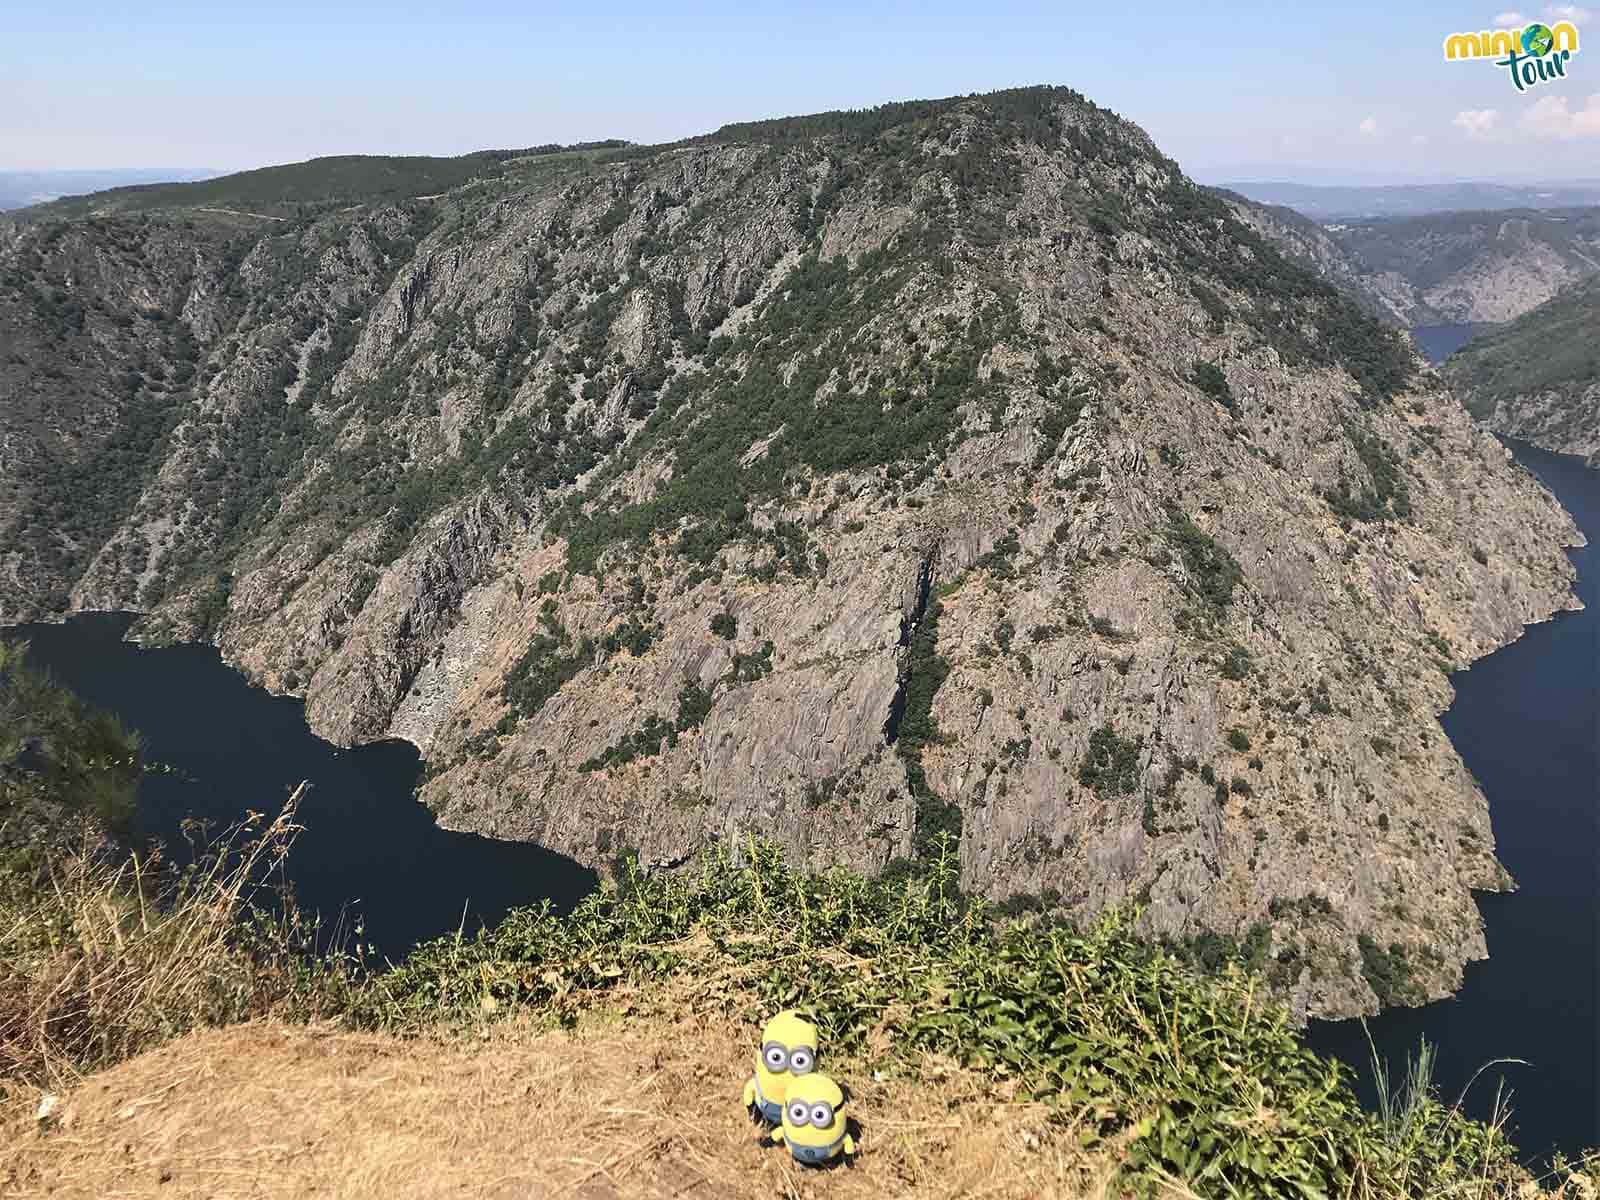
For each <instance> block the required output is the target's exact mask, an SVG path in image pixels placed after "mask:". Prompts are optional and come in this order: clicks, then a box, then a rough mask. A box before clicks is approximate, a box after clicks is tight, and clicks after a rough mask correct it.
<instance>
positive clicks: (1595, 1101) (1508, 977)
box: [1308, 327, 1600, 1158]
mask: <svg viewBox="0 0 1600 1200" xmlns="http://www.w3.org/2000/svg"><path fill="white" fill-rule="evenodd" d="M1457 328H1458V329H1459V328H1461V327H1457ZM1413 332H1414V333H1416V332H1420V331H1415V330H1414V331H1413ZM1420 340H1421V339H1420V338H1419V341H1420ZM1460 340H1462V341H1464V340H1465V338H1461V339H1460ZM1457 344H1459V341H1458V343H1457ZM1434 345H1435V346H1437V345H1438V343H1434ZM1446 352H1448V351H1446ZM1510 445H1511V449H1512V452H1513V453H1514V454H1515V455H1516V457H1517V460H1518V461H1519V462H1521V463H1522V464H1523V466H1525V467H1527V468H1528V469H1529V470H1530V471H1532V472H1533V473H1534V474H1535V475H1536V476H1538V477H1539V479H1541V480H1542V481H1543V482H1544V484H1545V486H1547V487H1548V488H1549V489H1550V490H1551V491H1552V492H1554V493H1555V495H1556V496H1557V498H1558V499H1560V501H1561V503H1562V504H1563V505H1565V507H1566V509H1567V511H1568V512H1570V513H1571V514H1572V515H1573V517H1574V519H1575V520H1576V521H1577V523H1578V526H1579V528H1581V529H1582V530H1583V531H1584V533H1585V535H1586V536H1587V537H1588V539H1589V545H1588V546H1586V547H1583V548H1581V549H1578V550H1574V551H1573V552H1572V559H1573V562H1574V564H1575V565H1576V566H1577V568H1578V585H1577V592H1578V596H1579V598H1580V599H1582V601H1583V603H1584V604H1585V605H1586V606H1587V607H1586V608H1585V610H1584V611H1583V612H1576V613H1562V614H1559V615H1557V616H1556V617H1555V618H1554V619H1553V620H1551V621H1549V622H1546V623H1544V624H1541V625H1535V626H1533V627H1531V628H1530V629H1528V631H1527V632H1526V633H1525V634H1524V635H1523V636H1522V638H1521V639H1520V640H1519V641H1517V642H1514V643H1513V644H1511V645H1510V646H1507V647H1506V648H1504V649H1503V650H1500V651H1498V652H1496V653H1494V654H1491V655H1490V656H1489V657H1487V658H1485V659H1481V660H1480V661H1478V662H1477V663H1475V664H1473V666H1472V667H1471V668H1470V669H1469V670H1466V671H1462V672H1458V673H1457V674H1456V675H1454V676H1453V678H1452V682H1453V683H1454V684H1455V688H1456V700H1455V703H1454V704H1453V705H1451V707H1450V709H1449V711H1447V712H1446V713H1445V714H1444V716H1443V717H1442V719H1441V721H1442V724H1443V725H1444V730H1445V732H1446V733H1447V734H1448V735H1449V737H1450V740H1451V742H1452V743H1453V744H1454V745H1455V747H1456V749H1457V751H1459V752H1460V754H1461V757H1462V759H1463V760H1464V761H1465V762H1466V764H1467V766H1468V768H1470V769H1471V771H1472V773H1473V775H1474V776H1475V777H1476V778H1477V780H1478V782H1479V784H1480V785H1482V787H1483V790H1484V793H1485V795H1487V796H1488V798H1489V812H1490V817H1491V819H1492V820H1493V822H1494V833H1495V842H1496V845H1497V847H1498V850H1499V855H1500V859H1501V861H1502V862H1504V863H1505V865H1506V867H1507V868H1508V869H1509V870H1510V871H1511V873H1512V875H1514V876H1515V877H1516V880H1517V884H1518V890H1517V891H1516V892H1515V893H1514V894H1511V895H1485V896H1480V897H1479V901H1478V902H1479V908H1480V909H1481V911H1482V912H1483V919H1484V925H1485V929H1486V936H1487V940H1488V944H1489V960H1488V961H1487V962H1482V963H1475V964H1472V965H1470V966H1468V967H1467V972H1466V981H1465V985H1464V986H1463V987H1462V989H1461V991H1460V992H1459V993H1457V995H1456V996H1455V997H1453V998H1452V999H1449V1000H1443V1001H1440V1002H1439V1003H1437V1004H1430V1005H1427V1006H1425V1007H1423V1008H1419V1009H1395V1010H1391V1011H1388V1012H1385V1013H1383V1014H1382V1015H1380V1016H1379V1017H1378V1018H1376V1019H1375V1020H1373V1021H1371V1022H1369V1023H1368V1026H1369V1029H1370V1030H1371V1033H1372V1037H1373V1041H1374V1042H1375V1043H1376V1044H1377V1048H1378V1052H1379V1053H1380V1054H1381V1055H1383V1056H1384V1057H1385V1058H1386V1059H1387V1060H1388V1061H1389V1063H1390V1073H1391V1075H1394V1074H1397V1073H1398V1072H1399V1071H1401V1070H1402V1069H1403V1064H1404V1061H1405V1058H1406V1056H1407V1055H1408V1054H1415V1052H1416V1050H1417V1046H1418V1044H1419V1042H1420V1040H1421V1039H1422V1038H1427V1040H1428V1041H1429V1042H1431V1043H1433V1044H1434V1045H1435V1046H1437V1047H1438V1054H1439V1058H1438V1065H1437V1070H1436V1073H1435V1078H1436V1079H1437V1081H1438V1083H1439V1086H1440V1090H1441V1092H1442V1093H1443V1095H1444V1097H1445V1099H1446V1100H1450V1101H1454V1100H1455V1099H1456V1098H1457V1097H1458V1096H1459V1095H1460V1093H1461V1091H1462V1089H1463V1088H1465V1087H1466V1086H1467V1084H1468V1082H1469V1081H1470V1080H1471V1079H1472V1077H1473V1075H1474V1073H1475V1072H1477V1071H1478V1069H1479V1068H1480V1067H1482V1066H1483V1065H1484V1064H1485V1063H1487V1062H1489V1061H1490V1060H1492V1059H1496V1058H1517V1059H1522V1060H1524V1061H1525V1062H1526V1064H1527V1065H1526V1066H1521V1065H1507V1066H1497V1067H1493V1068H1491V1069H1489V1070H1486V1071H1484V1072H1483V1074H1482V1075H1481V1076H1480V1077H1479V1078H1478V1080H1477V1082H1476V1083H1474V1084H1473V1085H1472V1090H1471V1091H1469V1092H1468V1093H1467V1096H1466V1105H1465V1107H1466V1108H1467V1110H1468V1111H1469V1112H1471V1113H1472V1114H1473V1115H1474V1116H1479V1117H1485V1116H1488V1115H1489V1112H1490V1109H1491V1108H1492V1106H1493V1103H1494V1099H1495V1089H1496V1086H1497V1085H1498V1084H1500V1083H1501V1082H1503V1083H1504V1086H1505V1087H1506V1089H1507V1090H1509V1091H1510V1092H1511V1093H1512V1097H1511V1112H1512V1116H1511V1125H1512V1126H1513V1128H1514V1129H1515V1131H1516V1141H1517V1144H1518V1146H1519V1147H1520V1148H1521V1149H1522V1150H1523V1152H1524V1153H1525V1154H1527V1155H1528V1156H1529V1157H1531V1158H1543V1157H1545V1156H1546V1155H1548V1154H1549V1152H1550V1151H1552V1150H1563V1151H1565V1152H1566V1153H1567V1154H1568V1155H1569V1156H1570V1155H1572V1154H1573V1153H1575V1152H1576V1151H1578V1150H1579V1149H1580V1148H1582V1147H1584V1146H1596V1145H1600V1037H1597V1025H1600V1003H1597V986H1596V983H1597V976H1600V938H1597V929H1600V889H1597V882H1596V872H1597V869H1600V866H1597V864H1600V798H1597V797H1600V472H1596V471H1592V470H1589V469H1587V468H1585V467H1584V466H1583V464H1582V462H1581V461H1580V460H1579V459H1576V458H1572V457H1568V456H1565V455H1558V454H1550V453H1547V452H1546V451H1543V450H1539V449H1535V448H1534V447H1532V446H1527V445H1522V444H1517V443H1511V444H1510ZM1308 1040H1309V1041H1310V1043H1311V1044H1312V1045H1313V1046H1315V1047H1316V1048H1317V1049H1319V1050H1322V1051H1324V1052H1328V1053H1332V1054H1336V1055H1338V1056H1339V1057H1340V1058H1342V1059H1344V1060H1345V1061H1346V1062H1349V1063H1350V1064H1351V1065H1352V1066H1354V1067H1356V1068H1357V1070H1358V1072H1359V1073H1360V1075H1361V1078H1362V1083H1363V1085H1364V1087H1365V1090H1366V1094H1367V1096H1368V1097H1369V1098H1370V1097H1371V1078H1370V1071H1369V1070H1368V1067H1367V1064H1368V1061H1369V1059H1370V1051H1369V1048H1368V1046H1367V1041H1366V1035H1365V1034H1364V1033H1363V1032H1362V1030H1361V1027H1360V1025H1359V1024H1358V1023H1356V1022H1338V1023H1332V1024H1319V1025H1314V1026H1313V1027H1312V1030H1311V1032H1310V1035H1309V1037H1308Z"/></svg>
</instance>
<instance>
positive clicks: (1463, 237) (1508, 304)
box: [1224, 193, 1600, 327]
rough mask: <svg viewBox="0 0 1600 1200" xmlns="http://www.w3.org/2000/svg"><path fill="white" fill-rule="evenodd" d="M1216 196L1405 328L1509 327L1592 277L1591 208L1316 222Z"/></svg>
mask: <svg viewBox="0 0 1600 1200" xmlns="http://www.w3.org/2000/svg"><path fill="white" fill-rule="evenodd" d="M1224 194H1225V195H1229V196H1230V199H1231V202H1232V203H1233V204H1234V207H1235V211H1236V212H1237V213H1238V214H1239V216H1240V217H1241V218H1242V219H1244V220H1245V221H1247V222H1249V223H1250V224H1251V225H1253V226H1254V227H1255V228H1256V229H1257V230H1258V231H1259V232H1260V233H1261V234H1262V236H1264V237H1266V238H1268V239H1269V240H1270V241H1272V242H1273V243H1274V244H1276V245H1277V246H1278V248H1279V249H1280V250H1282V251H1283V252H1284V253H1286V254H1288V255H1289V257H1291V258H1293V259H1295V260H1296V261H1298V262H1300V263H1301V264H1303V265H1305V266H1307V267H1309V268H1310V269H1312V270H1314V271H1316V272H1317V273H1318V274H1320V275H1322V276H1323V278H1325V279H1327V280H1328V281H1329V282H1330V283H1333V284H1334V285H1335V286H1337V287H1340V288H1342V289H1344V290H1345V291H1347V292H1349V293H1350V294H1351V295H1353V296H1355V297H1356V298H1358V299H1359V300H1360V301H1361V302H1362V304H1363V305H1364V306H1365V307H1366V308H1367V309H1368V310H1369V311H1371V312H1374V313H1377V314H1379V315H1381V316H1383V317H1384V318H1385V319H1387V320H1390V321H1393V322H1395V323H1396V324H1400V325H1404V326H1407V327H1410V326H1415V325H1446V324H1457V323H1460V324H1480V323H1492V322H1501V321H1509V320H1513V319H1515V318H1516V317H1519V316H1521V315H1522V314H1523V313H1525V312H1527V311H1529V310H1530V309H1532V308H1535V307H1537V306H1538V305H1540V304H1542V303H1544V302H1545V301H1546V300H1549V299H1550V298H1551V297H1552V296H1554V295H1555V294H1556V293H1557V292H1559V291H1560V290H1561V289H1562V288H1564V287H1566V286H1568V285H1569V284H1572V283H1575V282H1576V281H1578V280H1580V279H1583V278H1585V277H1587V276H1589V275H1591V274H1594V273H1595V272H1597V271H1600V208H1575V209H1562V210H1539V209H1513V210H1507V211H1500V212H1451V213H1437V214H1434V215H1431V216H1420V217H1404V218H1393V219H1385V220H1369V221H1348V222H1345V221H1332V222H1326V223H1324V222H1320V221H1316V220H1312V219H1311V218H1310V217H1308V216H1306V215H1305V214H1304V213H1303V212H1298V211H1295V210H1293V209H1289V208H1283V207H1274V206H1269V205H1264V204H1259V203H1257V202H1254V201H1251V200H1247V199H1245V198H1244V197H1242V196H1239V195H1236V194H1232V193H1224Z"/></svg>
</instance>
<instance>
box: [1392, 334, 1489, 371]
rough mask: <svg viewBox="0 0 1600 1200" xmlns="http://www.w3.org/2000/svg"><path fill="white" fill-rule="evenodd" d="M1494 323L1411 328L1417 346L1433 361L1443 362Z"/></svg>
mask: <svg viewBox="0 0 1600 1200" xmlns="http://www.w3.org/2000/svg"><path fill="white" fill-rule="evenodd" d="M1493 328H1494V326H1493V325H1417V326H1415V327H1414V328H1413V329H1412V330H1411V336H1412V337H1413V338H1415V339H1416V342H1417V348H1418V349H1419V350H1421V351H1422V353H1423V356H1424V357H1426V358H1427V360H1428V361H1429V362H1431V363H1441V362H1443V361H1444V360H1445V359H1447V358H1449V357H1450V356H1451V355H1452V354H1454V353H1455V352H1456V351H1457V350H1459V349H1461V347H1463V346H1465V345H1466V344H1467V343H1468V342H1470V341H1471V340H1472V339H1473V338H1475V337H1477V336H1478V334H1480V333H1482V332H1483V331H1484V330H1486V329H1493Z"/></svg>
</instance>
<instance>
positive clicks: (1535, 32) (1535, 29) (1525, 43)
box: [1522, 25, 1556, 58]
mask: <svg viewBox="0 0 1600 1200" xmlns="http://www.w3.org/2000/svg"><path fill="white" fill-rule="evenodd" d="M1555 44H1556V35H1555V34H1553V33H1551V32H1550V26H1548V25H1529V26H1528V27H1527V28H1526V29H1524V30H1523V31H1522V48H1523V49H1524V50H1525V51H1527V52H1528V53H1529V54H1531V55H1533V56H1534V57H1535V58H1543V57H1544V56H1545V55H1546V54H1549V53H1550V50H1551V48H1552V47H1553V46H1554V45H1555Z"/></svg>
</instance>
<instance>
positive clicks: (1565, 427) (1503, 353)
mask: <svg viewBox="0 0 1600 1200" xmlns="http://www.w3.org/2000/svg"><path fill="white" fill-rule="evenodd" d="M1442 371H1443V373H1444V375H1445V378H1446V379H1448V380H1449V381H1450V383H1451V384H1452V385H1453V386H1454V387H1455V389H1456V391H1457V393H1458V394H1459V395H1460V396H1461V398H1462V400H1463V401H1464V402H1465V404H1466V406H1467V408H1468V410H1469V411H1471V412H1472V414H1473V415H1474V416H1476V417H1478V418H1479V419H1480V420H1481V421H1483V422H1484V423H1485V424H1486V425H1488V426H1489V428H1491V429H1494V430H1497V431H1499V432H1500V433H1506V434H1510V435H1511V436H1512V437H1516V438H1522V439H1524V440H1525V441H1529V442H1532V443H1533V444H1534V445H1536V446H1543V447H1544V448H1545V449H1547V450H1555V451H1557V452H1558V453H1562V454H1582V455H1584V456H1585V457H1587V458H1588V460H1589V462H1590V464H1591V465H1600V276H1591V277H1590V278H1588V279H1586V280H1584V281H1582V282H1581V283H1578V284H1575V285H1573V286H1572V287H1570V288H1568V289H1567V290H1566V291H1564V292H1561V293H1560V294H1558V295H1557V296H1556V297H1555V298H1554V299H1551V300H1547V301H1545V302H1544V303H1543V304H1541V305H1540V306H1539V307H1538V308H1535V309H1533V310H1532V311H1531V312H1528V313H1527V314H1525V315H1524V316H1522V317H1519V318H1518V319H1517V320H1515V321H1513V322H1512V323H1511V324H1509V325H1507V326H1505V327H1504V328H1502V329H1497V330H1495V331H1494V332H1493V333H1490V334H1488V335H1487V336H1484V337H1480V338H1477V339H1475V340H1474V341H1472V342H1470V343H1469V344H1468V345H1467V346H1465V347H1464V348H1462V349H1461V350H1460V351H1458V352H1457V353H1456V354H1455V355H1454V356H1453V357H1451V358H1450V359H1448V360H1447V361H1446V362H1445V364H1444V366H1443V368H1442Z"/></svg>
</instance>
